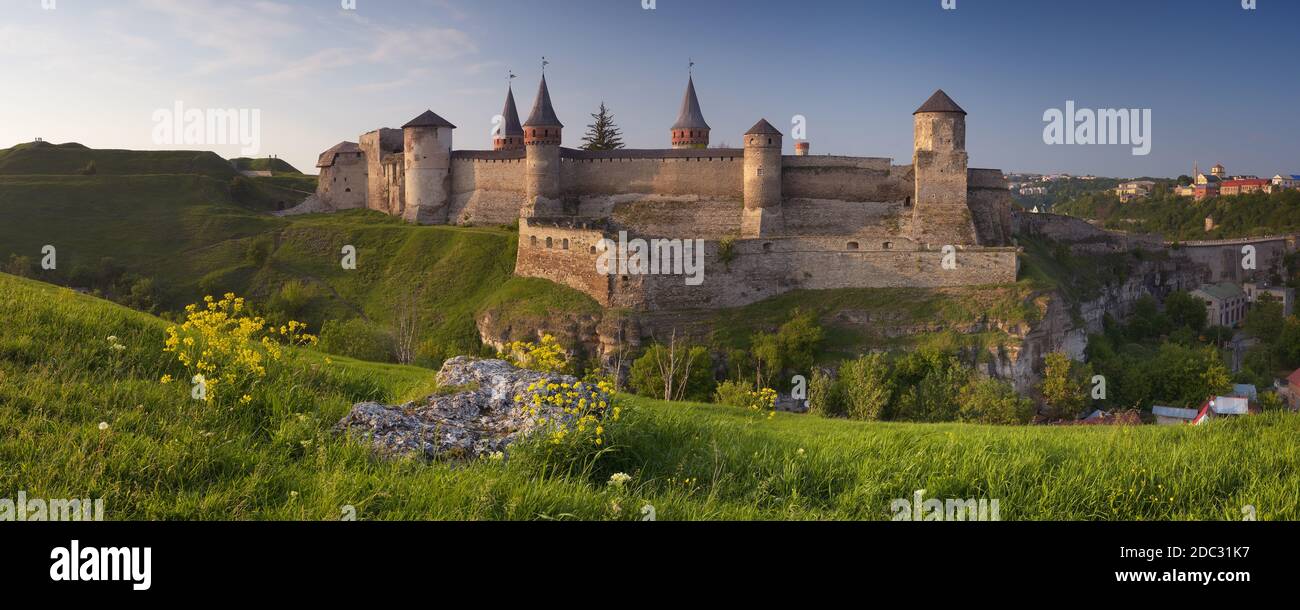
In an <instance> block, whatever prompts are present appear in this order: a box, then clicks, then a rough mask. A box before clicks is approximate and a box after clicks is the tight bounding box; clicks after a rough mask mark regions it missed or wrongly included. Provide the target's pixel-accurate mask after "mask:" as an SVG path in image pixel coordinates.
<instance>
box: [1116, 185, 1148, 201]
mask: <svg viewBox="0 0 1300 610" xmlns="http://www.w3.org/2000/svg"><path fill="white" fill-rule="evenodd" d="M1155 188H1156V183H1155V182H1154V181H1151V180H1134V181H1132V182H1124V183H1121V184H1120V185H1119V186H1117V187H1115V194H1116V195H1119V201H1120V203H1128V202H1130V201H1133V200H1134V199H1142V198H1144V197H1150V196H1151V192H1152V191H1154V190H1155Z"/></svg>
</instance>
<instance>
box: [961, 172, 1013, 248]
mask: <svg viewBox="0 0 1300 610" xmlns="http://www.w3.org/2000/svg"><path fill="white" fill-rule="evenodd" d="M966 205H967V207H969V208H970V210H971V216H972V219H973V220H974V222H975V236H976V238H977V239H978V240H979V243H980V244H981V245H985V246H1004V245H1007V244H1010V243H1011V191H1009V190H1007V182H1006V178H1004V177H1003V176H1002V170H997V169H972V170H969V171H968V172H967V186H966Z"/></svg>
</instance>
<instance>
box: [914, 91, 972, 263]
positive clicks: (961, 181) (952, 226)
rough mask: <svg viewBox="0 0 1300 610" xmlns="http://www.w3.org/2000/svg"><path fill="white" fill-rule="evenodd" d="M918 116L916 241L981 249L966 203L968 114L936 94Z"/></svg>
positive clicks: (915, 205)
mask: <svg viewBox="0 0 1300 610" xmlns="http://www.w3.org/2000/svg"><path fill="white" fill-rule="evenodd" d="M913 117H914V122H915V132H914V134H915V141H914V148H915V151H914V154H913V158H912V163H913V170H914V171H913V173H914V174H915V178H916V186H915V193H914V198H913V211H912V232H913V237H914V238H915V239H916V240H917V241H921V242H923V243H927V244H931V245H936V246H945V245H953V246H955V245H973V244H976V243H977V240H976V237H975V225H974V222H973V219H972V217H971V213H970V208H969V207H968V206H967V203H966V201H967V187H968V183H969V178H968V171H969V169H968V158H967V155H966V111H965V110H962V109H961V106H958V105H957V103H956V102H954V101H952V98H950V97H948V94H946V93H944V92H943V91H935V92H934V95H932V96H930V99H928V100H926V102H925V103H924V104H922V105H921V107H920V108H918V109H917V110H916V112H914V113H913Z"/></svg>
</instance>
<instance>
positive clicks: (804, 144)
mask: <svg viewBox="0 0 1300 610" xmlns="http://www.w3.org/2000/svg"><path fill="white" fill-rule="evenodd" d="M811 150H812V144H811V143H810V142H808V140H802V141H799V142H795V143H794V156H796V157H807V156H808V153H809V152H810V151H811Z"/></svg>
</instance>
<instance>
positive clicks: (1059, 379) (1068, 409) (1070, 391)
mask: <svg viewBox="0 0 1300 610" xmlns="http://www.w3.org/2000/svg"><path fill="white" fill-rule="evenodd" d="M1043 362H1044V364H1043V381H1042V383H1041V384H1040V385H1039V389H1040V391H1041V392H1042V394H1043V402H1044V403H1046V404H1047V407H1048V409H1049V410H1050V412H1051V414H1052V416H1054V417H1056V418H1059V419H1074V418H1075V417H1077V416H1078V415H1079V413H1080V412H1081V411H1083V406H1084V404H1085V403H1086V402H1087V400H1088V394H1087V393H1086V388H1085V386H1084V383H1083V380H1082V379H1081V375H1080V374H1079V368H1078V367H1077V366H1075V365H1074V363H1073V362H1072V361H1071V360H1070V358H1069V356H1066V355H1065V353H1064V352H1052V353H1050V354H1048V355H1047V358H1045V359H1044V361H1043Z"/></svg>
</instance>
